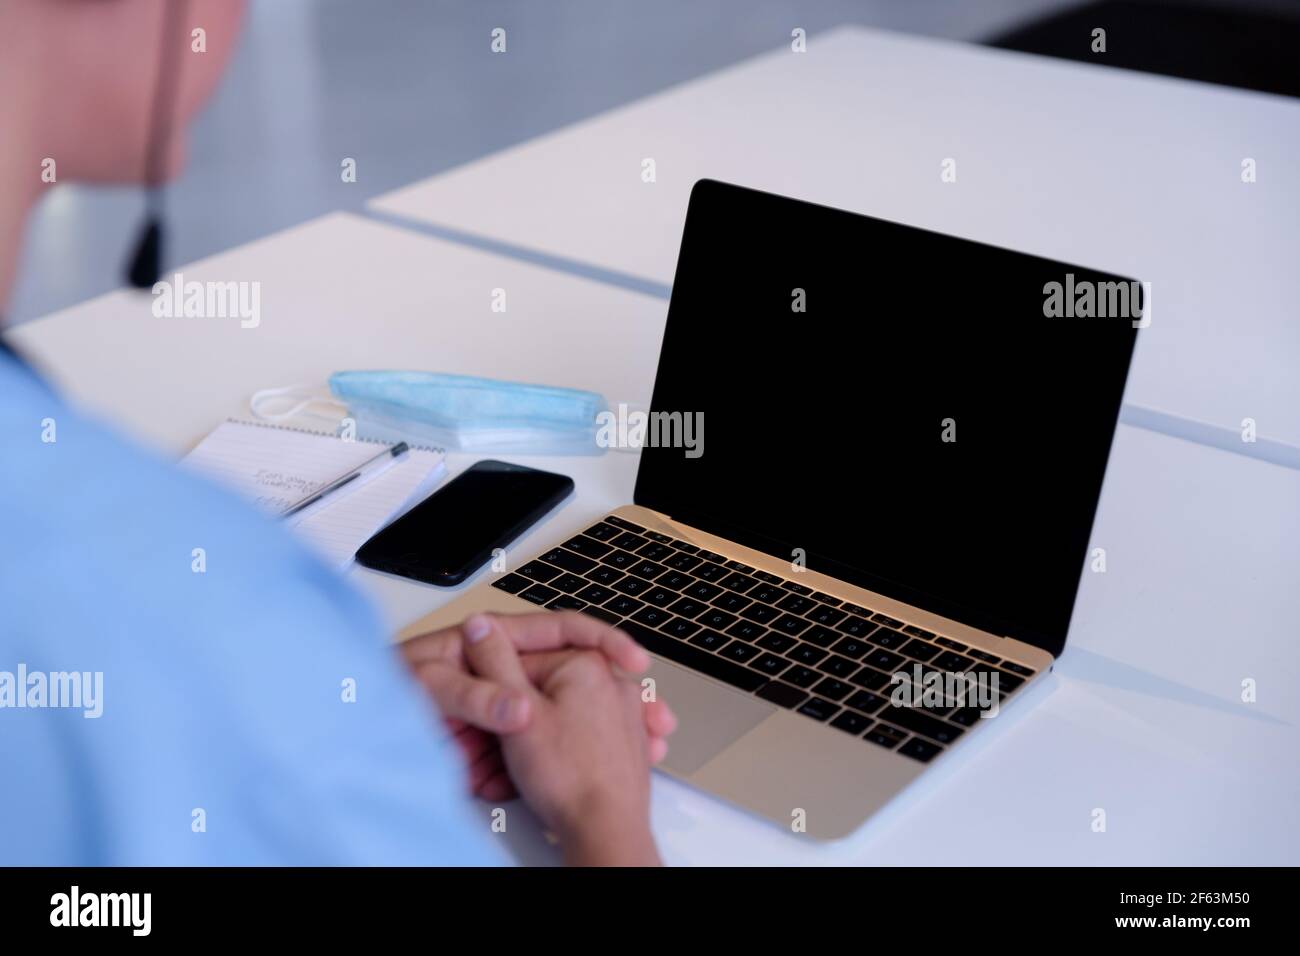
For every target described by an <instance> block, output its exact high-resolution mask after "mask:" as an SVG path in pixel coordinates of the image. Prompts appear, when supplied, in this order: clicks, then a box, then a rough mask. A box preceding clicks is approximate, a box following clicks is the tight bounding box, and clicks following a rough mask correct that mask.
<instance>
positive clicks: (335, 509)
mask: <svg viewBox="0 0 1300 956" xmlns="http://www.w3.org/2000/svg"><path fill="white" fill-rule="evenodd" d="M383 447H384V446H382V445H378V444H375V443H372V442H345V441H343V440H342V439H339V438H336V437H334V436H333V435H326V434H323V433H316V432H307V431H298V430H296V429H290V428H274V427H267V426H265V425H259V424H255V423H251V422H237V421H228V422H224V423H223V424H221V425H220V426H218V427H217V428H216V429H215V430H214V431H213V432H212V433H211V434H210V435H208V436H207V437H206V438H205V439H203V441H202V442H200V443H199V445H198V446H197V447H196V448H195V449H194V450H193V451H192V452H190V453H189V455H187V456H186V457H185V459H184V460H183V462H182V464H183V466H184V467H186V468H190V469H193V470H194V471H197V472H199V473H201V474H203V475H205V476H207V477H209V478H211V479H213V480H214V481H216V482H218V483H220V484H223V485H225V486H226V487H228V488H230V489H231V490H232V491H234V492H236V493H237V494H239V495H241V496H243V497H245V498H248V499H249V500H250V501H252V502H254V503H255V504H256V505H257V506H258V507H260V508H262V509H263V510H265V511H267V512H268V513H270V514H278V513H279V512H281V511H283V510H284V509H285V508H287V507H288V506H289V505H291V504H293V503H294V502H296V501H299V500H300V499H302V498H304V497H306V496H307V495H309V494H310V493H311V492H312V491H314V490H316V489H317V488H319V487H321V486H322V485H324V484H327V483H328V482H330V481H333V480H334V479H335V478H338V477H339V476H340V475H342V474H344V473H345V472H346V471H348V469H350V468H355V467H356V466H357V465H359V464H361V463H362V462H364V461H366V460H367V459H370V458H373V457H374V456H375V455H376V454H377V453H378V452H380V451H381V450H382V449H383ZM442 471H443V455H442V452H441V451H438V450H425V449H412V450H411V451H410V452H408V453H407V454H406V455H404V456H403V457H402V458H401V459H400V460H399V461H397V462H394V463H393V464H392V465H391V466H390V467H389V468H388V469H387V470H385V471H384V472H383V473H382V474H379V475H377V476H375V477H374V478H372V479H370V480H369V481H366V482H365V483H363V484H360V485H359V486H358V487H356V488H355V489H351V488H343V489H340V490H339V491H338V492H335V493H334V494H331V495H330V496H329V497H328V498H326V499H324V500H323V501H322V502H321V503H320V504H319V505H317V506H314V507H313V508H311V509H309V510H308V511H306V512H304V513H303V516H302V517H301V518H300V519H298V520H297V521H296V522H293V523H292V527H293V528H294V530H295V532H296V533H297V534H299V535H301V536H302V537H303V538H304V539H305V540H306V541H308V542H309V543H310V544H311V545H312V546H313V547H314V548H316V549H317V550H318V551H320V552H321V553H322V555H323V556H324V557H325V558H326V560H328V561H330V562H331V563H333V564H335V565H336V566H340V567H341V566H345V565H347V564H348V563H349V562H351V560H352V558H353V555H355V553H356V550H357V548H359V547H360V546H361V545H362V544H364V543H365V541H366V539H368V538H369V537H370V536H371V535H373V534H374V533H375V532H376V531H378V530H379V529H380V528H382V527H383V526H384V525H385V524H387V523H388V522H389V521H390V520H391V519H392V518H393V517H394V516H395V515H396V514H398V513H399V512H400V511H402V510H404V509H405V507H406V506H407V505H408V503H410V502H411V499H412V498H413V497H414V496H415V495H416V493H417V491H422V490H424V489H426V488H429V487H431V486H432V484H434V483H435V482H436V481H437V480H439V479H440V476H441V473H442ZM291 520H292V519H291Z"/></svg>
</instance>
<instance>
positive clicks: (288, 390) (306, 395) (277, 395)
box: [248, 385, 348, 426]
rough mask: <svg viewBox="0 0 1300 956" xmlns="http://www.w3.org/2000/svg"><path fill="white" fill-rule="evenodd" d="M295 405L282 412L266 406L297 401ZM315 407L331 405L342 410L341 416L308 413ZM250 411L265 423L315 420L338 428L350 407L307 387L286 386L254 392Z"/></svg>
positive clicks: (249, 404) (250, 402)
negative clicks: (302, 419)
mask: <svg viewBox="0 0 1300 956" xmlns="http://www.w3.org/2000/svg"><path fill="white" fill-rule="evenodd" d="M295 399H296V400H297V401H296V402H295V404H294V405H292V406H291V407H290V408H288V409H286V410H282V411H278V412H277V411H270V410H269V409H267V408H265V406H266V405H268V404H271V405H274V404H276V403H277V400H281V401H284V400H287V401H290V402H293V401H295ZM313 405H330V406H333V407H334V408H336V409H341V410H342V412H341V414H338V413H336V414H334V415H324V414H321V413H320V412H311V411H307V409H309V408H310V407H311V406H313ZM248 410H249V412H251V413H252V415H253V417H254V418H257V419H260V420H261V421H264V422H283V421H287V420H288V419H290V418H297V417H299V416H301V417H303V418H314V419H317V420H318V421H324V422H329V423H330V424H331V426H336V425H338V423H339V420H340V419H341V418H342V417H344V416H346V415H347V412H348V407H347V406H346V405H344V404H343V403H342V402H340V401H338V400H336V399H334V398H333V397H331V396H330V395H329V394H328V393H325V394H322V393H320V392H318V391H314V390H313V389H312V388H311V387H310V386H307V385H284V386H282V387H280V388H264V389H262V390H261V391H258V392H254V393H253V397H252V398H250V399H249V400H248Z"/></svg>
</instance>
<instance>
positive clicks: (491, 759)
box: [469, 749, 506, 793]
mask: <svg viewBox="0 0 1300 956" xmlns="http://www.w3.org/2000/svg"><path fill="white" fill-rule="evenodd" d="M505 769H506V765H505V760H504V758H503V757H502V756H501V751H500V750H499V749H492V750H488V751H486V752H485V753H484V754H483V755H482V756H480V757H479V758H478V760H476V761H474V763H473V764H471V765H470V768H469V792H470V793H479V792H480V791H482V789H483V787H484V786H485V785H486V784H487V782H488V781H489V780H491V779H492V778H493V777H496V776H497V775H498V774H501V773H504V772H505Z"/></svg>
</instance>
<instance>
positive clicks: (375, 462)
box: [280, 441, 410, 518]
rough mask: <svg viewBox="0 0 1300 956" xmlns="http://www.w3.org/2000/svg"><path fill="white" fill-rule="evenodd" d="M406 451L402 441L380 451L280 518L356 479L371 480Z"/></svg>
mask: <svg viewBox="0 0 1300 956" xmlns="http://www.w3.org/2000/svg"><path fill="white" fill-rule="evenodd" d="M408 451H410V446H409V445H407V444H406V442H404V441H403V442H398V443H397V444H396V445H394V446H393V447H392V448H388V449H386V450H384V451H381V452H380V453H379V454H378V455H376V456H375V457H374V458H370V459H368V460H366V461H363V462H362V463H361V464H359V465H357V467H355V468H353V469H352V470H351V471H349V472H347V473H346V474H343V475H340V476H339V477H337V478H335V479H334V480H333V481H331V482H330V483H329V484H327V485H324V486H322V487H320V488H317V489H316V490H315V491H313V492H312V493H311V494H309V495H308V496H307V497H306V498H303V499H302V500H301V501H299V502H297V503H295V504H292V505H290V506H289V507H287V508H285V509H284V510H283V511H281V512H280V517H281V518H288V517H289V516H290V515H295V514H297V513H298V512H299V511H302V509H303V508H306V507H308V506H309V505H313V504H315V503H316V502H318V501H320V500H321V499H322V498H324V497H325V496H326V495H332V494H333V493H334V492H336V491H338V490H339V489H340V488H342V487H343V486H344V485H350V484H351V483H352V482H354V481H357V480H358V479H367V480H368V479H370V478H373V477H374V476H375V475H377V474H379V473H380V472H381V471H383V470H384V469H385V468H387V467H388V466H389V465H391V464H392V463H393V462H394V461H396V460H397V459H398V458H400V457H401V456H402V455H405V454H406V453H407V452H408Z"/></svg>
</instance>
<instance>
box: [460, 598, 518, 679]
mask: <svg viewBox="0 0 1300 956" xmlns="http://www.w3.org/2000/svg"><path fill="white" fill-rule="evenodd" d="M501 620H504V619H503V618H497V617H496V616H495V615H491V614H474V615H471V616H470V617H468V618H467V619H466V620H465V623H464V624H462V625H461V634H463V635H464V637H465V661H466V663H467V664H469V667H470V670H472V671H473V672H474V673H475V674H478V675H479V676H480V677H485V678H488V679H489V680H492V681H493V682H495V683H497V684H500V685H501V686H503V687H510V688H514V689H516V690H517V691H524V692H526V693H529V694H531V693H534V689H533V685H532V684H531V683H530V682H529V680H528V675H527V674H526V673H525V672H524V665H523V662H522V661H521V660H520V659H519V650H518V649H517V647H516V645H515V643H514V641H513V640H512V639H511V636H510V634H509V633H508V632H507V631H506V630H505V629H503V628H502V627H501V626H500V622H501Z"/></svg>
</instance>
